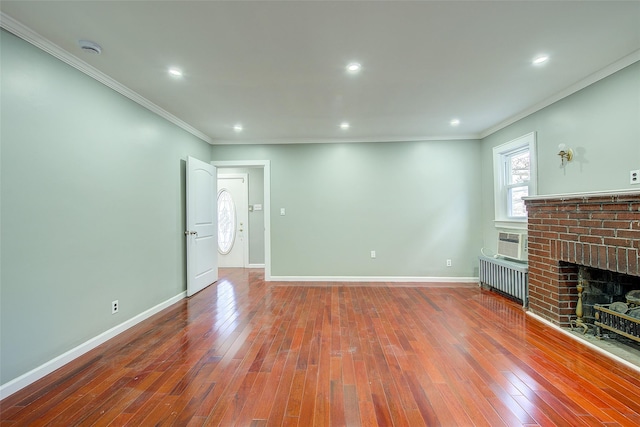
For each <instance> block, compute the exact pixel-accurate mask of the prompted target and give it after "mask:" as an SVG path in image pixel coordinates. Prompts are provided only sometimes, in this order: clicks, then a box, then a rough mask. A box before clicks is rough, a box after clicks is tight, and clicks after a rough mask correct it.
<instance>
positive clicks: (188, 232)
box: [184, 230, 198, 236]
mask: <svg viewBox="0 0 640 427" xmlns="http://www.w3.org/2000/svg"><path fill="white" fill-rule="evenodd" d="M194 234H195V235H196V236H197V235H198V232H197V231H189V230H187V231H185V232H184V235H185V236H190V235H194Z"/></svg>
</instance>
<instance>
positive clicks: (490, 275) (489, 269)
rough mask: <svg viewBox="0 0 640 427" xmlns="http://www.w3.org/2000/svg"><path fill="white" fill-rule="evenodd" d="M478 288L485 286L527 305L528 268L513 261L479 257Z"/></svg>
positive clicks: (524, 305)
mask: <svg viewBox="0 0 640 427" xmlns="http://www.w3.org/2000/svg"><path fill="white" fill-rule="evenodd" d="M478 259H479V260H480V269H479V275H480V286H482V285H485V286H488V287H490V288H491V289H494V290H497V291H499V292H500V293H503V294H505V295H508V296H510V297H513V298H514V299H516V300H518V301H520V302H521V303H522V306H523V307H526V306H527V303H528V289H529V288H528V276H529V267H528V265H527V264H523V263H520V262H515V261H508V260H505V259H500V258H489V257H486V256H480V257H479V258H478Z"/></svg>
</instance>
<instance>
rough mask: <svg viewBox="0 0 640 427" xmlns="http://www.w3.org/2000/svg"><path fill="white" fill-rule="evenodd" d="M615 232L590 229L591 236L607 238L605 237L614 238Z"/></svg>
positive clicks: (607, 229)
mask: <svg viewBox="0 0 640 427" xmlns="http://www.w3.org/2000/svg"><path fill="white" fill-rule="evenodd" d="M615 233H616V232H615V230H614V229H613V228H592V229H591V233H590V234H591V235H592V236H607V237H613V236H615V235H616V234H615Z"/></svg>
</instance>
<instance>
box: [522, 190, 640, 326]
mask: <svg viewBox="0 0 640 427" xmlns="http://www.w3.org/2000/svg"><path fill="white" fill-rule="evenodd" d="M525 203H526V206H527V211H528V234H529V310H530V311H531V312H533V313H535V314H536V315H539V316H541V317H543V318H545V319H547V320H549V321H551V322H552V323H555V324H557V325H559V326H563V327H569V326H570V324H571V323H572V321H574V322H575V319H576V306H577V302H578V290H577V285H578V273H579V269H580V268H581V267H589V268H591V269H595V273H594V272H593V270H590V272H589V273H588V275H589V277H590V278H593V279H594V280H593V284H591V283H590V284H589V286H590V288H589V291H590V292H589V293H588V295H589V296H588V298H591V299H593V301H590V302H589V304H591V307H593V305H594V304H596V303H598V302H597V301H596V300H600V298H602V299H603V300H604V299H606V300H609V299H612V301H611V302H615V300H616V299H618V300H621V301H623V300H624V292H625V289H626V286H627V282H630V283H631V285H629V286H637V283H638V282H637V280H639V278H640V191H630V190H629V191H617V192H608V193H588V194H586V193H585V194H571V195H556V196H535V197H529V198H526V200H525ZM598 271H600V272H604V273H600V272H598ZM628 277H631V278H632V279H628ZM609 279H611V280H609ZM605 282H606V283H605ZM633 283H635V284H636V285H633ZM583 292H584V290H583ZM600 292H602V293H603V294H607V293H608V294H609V296H607V297H605V296H603V295H600V294H599V293H600ZM584 296H585V297H586V296H587V295H586V294H585V295H584ZM601 303H604V301H602V302H601ZM583 308H584V307H583ZM587 311H588V310H587ZM583 316H585V321H587V322H588V321H590V319H595V314H594V313H593V310H591V312H589V313H584V312H583Z"/></svg>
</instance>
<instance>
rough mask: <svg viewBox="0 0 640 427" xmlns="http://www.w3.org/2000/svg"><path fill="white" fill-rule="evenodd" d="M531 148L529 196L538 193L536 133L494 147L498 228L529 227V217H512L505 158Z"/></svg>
mask: <svg viewBox="0 0 640 427" xmlns="http://www.w3.org/2000/svg"><path fill="white" fill-rule="evenodd" d="M527 148H528V149H529V167H530V168H531V170H530V171H529V173H530V174H529V196H535V195H536V194H537V189H538V188H537V187H538V185H537V182H538V177H537V170H538V167H537V162H536V157H537V156H536V134H535V132H531V133H528V134H526V135H523V136H521V137H519V138H516V139H514V140H512V141H509V142H507V143H504V144H502V145H498V146H497V147H493V183H494V194H493V197H494V202H495V220H494V224H495V226H496V228H505V229H518V230H526V229H527V217H510V216H509V215H508V212H509V207H508V203H509V199H508V189H509V187H510V185H509V184H508V183H507V182H506V177H507V165H506V162H505V159H506V158H507V157H508V156H509V155H511V154H513V153H515V152H518V151H521V150H523V149H527Z"/></svg>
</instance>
